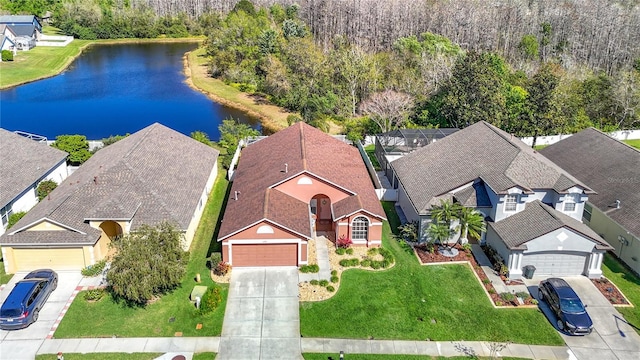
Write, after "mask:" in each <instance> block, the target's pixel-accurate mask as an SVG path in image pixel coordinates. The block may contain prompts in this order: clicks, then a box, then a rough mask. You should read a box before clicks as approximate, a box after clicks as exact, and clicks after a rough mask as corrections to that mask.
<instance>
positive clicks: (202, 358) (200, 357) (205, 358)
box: [193, 352, 216, 360]
mask: <svg viewBox="0 0 640 360" xmlns="http://www.w3.org/2000/svg"><path fill="white" fill-rule="evenodd" d="M215 358H216V353H214V352H204V353H195V354H193V360H213V359H215Z"/></svg>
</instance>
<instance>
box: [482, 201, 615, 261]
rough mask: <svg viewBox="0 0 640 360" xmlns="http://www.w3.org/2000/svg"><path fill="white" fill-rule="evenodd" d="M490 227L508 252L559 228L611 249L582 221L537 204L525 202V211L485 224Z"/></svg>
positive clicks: (601, 247)
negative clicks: (506, 247) (566, 229)
mask: <svg viewBox="0 0 640 360" xmlns="http://www.w3.org/2000/svg"><path fill="white" fill-rule="evenodd" d="M488 226H489V227H491V228H492V229H493V230H494V231H495V232H496V234H498V236H500V238H501V239H502V241H504V243H505V244H506V245H507V246H508V247H509V248H510V249H518V248H522V246H523V245H524V244H525V243H527V242H528V241H531V240H533V239H536V238H538V237H540V236H542V235H545V234H548V233H550V232H552V231H555V230H558V229H560V228H562V227H565V228H568V229H572V230H574V231H575V232H578V233H580V234H582V235H583V236H584V237H585V238H587V239H590V240H591V241H593V242H594V243H595V245H596V247H597V248H598V249H602V250H611V249H613V248H612V247H611V246H609V244H608V243H607V242H606V241H604V240H603V239H602V238H601V237H600V236H599V235H598V234H597V233H596V232H595V231H593V230H591V228H589V227H588V226H587V225H585V224H583V223H582V222H580V221H578V220H576V219H574V218H572V217H570V216H568V215H565V214H563V213H561V212H560V211H557V210H556V209H553V208H552V207H550V206H547V205H545V204H543V203H541V202H540V201H539V200H536V201H533V202H530V203H527V204H526V206H525V209H524V210H523V211H520V212H518V213H516V214H514V215H511V216H509V217H508V218H506V219H503V220H501V221H498V222H489V223H488Z"/></svg>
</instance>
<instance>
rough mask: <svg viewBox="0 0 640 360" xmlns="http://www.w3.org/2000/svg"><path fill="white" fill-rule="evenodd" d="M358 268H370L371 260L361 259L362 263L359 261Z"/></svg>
mask: <svg viewBox="0 0 640 360" xmlns="http://www.w3.org/2000/svg"><path fill="white" fill-rule="evenodd" d="M360 266H362V267H369V266H371V259H368V258H367V259H363V260H362V261H360Z"/></svg>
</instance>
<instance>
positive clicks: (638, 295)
mask: <svg viewBox="0 0 640 360" xmlns="http://www.w3.org/2000/svg"><path fill="white" fill-rule="evenodd" d="M602 273H603V274H604V276H606V277H607V279H609V280H611V281H612V282H613V283H614V284H616V286H617V287H618V288H619V289H620V290H621V291H622V293H623V294H624V295H625V296H626V297H627V299H629V301H631V303H632V304H633V305H635V307H618V308H617V309H618V311H619V312H620V313H621V314H622V315H623V316H624V318H625V319H626V320H627V321H628V322H629V323H631V324H632V325H634V326H635V329H636V331H637V332H638V333H639V334H640V278H638V277H637V276H636V275H634V274H633V272H631V271H630V270H629V269H627V268H626V267H625V266H624V265H623V264H622V263H620V262H619V261H618V259H616V258H615V257H613V256H612V255H611V254H606V255H605V257H604V261H603V262H602Z"/></svg>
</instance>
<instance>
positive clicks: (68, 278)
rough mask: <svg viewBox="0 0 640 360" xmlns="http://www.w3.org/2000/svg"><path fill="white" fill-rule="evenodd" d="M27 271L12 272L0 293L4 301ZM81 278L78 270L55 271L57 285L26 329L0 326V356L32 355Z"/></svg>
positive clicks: (15, 357) (23, 357)
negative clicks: (33, 321)
mask: <svg viewBox="0 0 640 360" xmlns="http://www.w3.org/2000/svg"><path fill="white" fill-rule="evenodd" d="M25 275H27V272H19V273H16V274H15V275H14V276H13V278H12V279H11V281H10V282H9V284H7V285H6V286H5V288H4V289H3V290H2V292H1V293H0V301H1V302H3V303H4V300H5V299H6V298H7V296H8V295H9V293H10V292H11V289H13V286H14V284H15V283H16V282H17V281H19V280H22V279H23V278H24V277H25ZM80 280H82V275H81V274H80V272H79V271H59V272H58V287H57V288H56V290H54V291H53V292H52V293H51V295H49V299H48V300H47V302H46V304H45V305H44V307H43V308H42V309H41V310H40V315H39V317H38V321H36V322H35V323H33V324H31V326H29V327H28V328H26V329H21V330H11V331H5V330H0V354H1V356H0V357H1V358H2V359H15V360H19V359H30V360H32V359H34V358H35V356H36V352H37V351H38V349H39V348H40V345H42V342H43V341H44V340H45V338H46V337H47V335H49V331H51V328H52V327H53V324H54V323H55V321H56V320H57V319H58V317H59V316H60V312H61V311H62V309H63V308H64V306H65V305H66V304H67V301H68V300H69V298H70V297H71V295H72V293H73V291H74V290H75V289H76V287H77V286H78V284H79V283H80Z"/></svg>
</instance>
